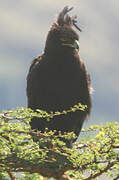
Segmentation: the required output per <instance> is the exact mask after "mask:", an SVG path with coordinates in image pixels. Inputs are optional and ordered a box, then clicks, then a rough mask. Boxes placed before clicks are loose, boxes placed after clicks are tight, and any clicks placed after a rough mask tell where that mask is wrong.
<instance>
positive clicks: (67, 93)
mask: <svg viewBox="0 0 119 180" xmlns="http://www.w3.org/2000/svg"><path fill="white" fill-rule="evenodd" d="M71 10H72V8H68V7H67V6H66V7H65V8H64V9H63V11H62V12H61V13H60V14H59V16H58V19H57V23H54V24H53V26H52V27H51V29H50V31H49V33H48V36H47V40H46V45H45V50H44V53H43V54H42V55H41V56H39V57H37V58H36V59H35V60H33V62H32V64H31V67H30V70H29V73H28V77H27V97H28V107H29V108H31V109H33V110H36V109H41V110H45V111H47V112H51V111H53V112H56V111H63V110H68V109H69V108H70V107H72V106H74V105H76V104H77V103H79V102H80V103H82V104H84V105H87V106H88V108H87V110H86V111H85V112H83V111H77V112H72V113H69V114H67V115H61V116H57V117H54V118H53V119H52V120H51V121H50V122H47V121H45V120H44V119H40V118H34V119H32V121H31V127H32V128H33V129H39V130H41V131H42V132H44V130H45V128H46V127H47V128H48V129H49V130H57V131H61V132H62V133H64V132H71V131H73V132H74V133H75V134H76V135H77V136H78V135H79V133H80V131H81V128H82V125H83V122H84V120H85V119H86V117H87V116H88V115H89V114H90V111H91V97H90V86H91V85H90V84H91V83H90V78H89V75H88V72H87V70H86V68H85V65H84V63H83V62H82V61H81V60H80V57H79V53H78V51H77V49H75V48H73V43H74V41H75V40H78V39H79V36H78V34H77V33H76V32H75V31H74V30H73V28H72V26H73V25H74V24H75V22H74V19H75V18H70V17H69V16H68V15H67V16H66V17H65V15H66V14H67V12H69V11H71ZM72 22H73V24H72ZM62 38H64V40H65V41H66V44H67V46H63V44H62ZM68 44H69V45H70V44H72V47H71V46H68Z"/></svg>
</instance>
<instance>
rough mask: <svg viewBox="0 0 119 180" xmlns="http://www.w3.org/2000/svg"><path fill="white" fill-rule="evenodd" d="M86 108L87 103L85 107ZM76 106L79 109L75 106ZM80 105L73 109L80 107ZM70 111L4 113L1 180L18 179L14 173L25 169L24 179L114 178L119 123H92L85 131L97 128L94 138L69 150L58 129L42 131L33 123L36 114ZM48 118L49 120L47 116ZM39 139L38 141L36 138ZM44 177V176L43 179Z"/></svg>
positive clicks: (118, 159) (117, 166)
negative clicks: (57, 131) (57, 132)
mask: <svg viewBox="0 0 119 180" xmlns="http://www.w3.org/2000/svg"><path fill="white" fill-rule="evenodd" d="M80 107H81V108H83V110H85V108H86V107H85V106H81V105H80ZM75 108H76V109H75ZM78 108H79V106H77V107H76V106H75V107H73V108H71V109H70V110H69V111H71V110H72V111H76V110H78ZM61 113H68V112H67V111H63V112H56V113H55V114H52V113H51V114H48V113H46V112H41V111H40V110H38V113H37V112H33V111H32V110H30V109H26V108H19V109H17V110H11V111H8V112H4V113H3V114H1V115H0V126H1V128H0V137H1V138H0V179H1V180H6V179H7V177H8V176H9V177H10V178H11V179H14V180H15V175H14V172H22V176H23V177H19V178H18V179H20V180H23V179H24V180H28V179H29V180H30V179H32V180H37V179H38V180H39V179H40V178H41V177H40V176H41V175H42V176H43V177H45V178H46V179H47V178H48V177H54V178H55V179H59V180H60V179H62V180H63V179H74V180H75V179H78V180H79V179H84V180H89V179H96V178H98V177H99V178H100V176H101V175H103V174H106V175H108V176H110V177H113V179H114V178H115V180H116V177H118V176H119V173H118V172H119V123H118V122H115V123H109V124H107V125H106V126H91V127H89V128H88V129H85V130H82V131H83V132H84V131H87V132H89V131H95V132H97V135H96V136H94V137H89V136H87V137H85V139H80V141H79V142H77V143H75V145H74V148H72V149H69V148H67V147H66V145H65V143H64V142H62V141H61V140H60V139H59V137H61V136H62V135H61V134H60V132H59V134H58V135H55V131H48V129H46V132H44V133H41V132H40V131H33V130H31V127H30V125H29V122H30V119H31V118H32V117H33V116H45V117H47V118H49V119H48V120H51V121H52V120H53V119H52V118H50V117H52V116H55V115H60V114H61ZM47 118H46V119H47ZM63 136H65V138H66V139H70V138H71V139H72V138H75V135H74V134H73V133H67V134H64V135H63ZM33 139H35V141H34V140H33ZM41 179H42V178H41Z"/></svg>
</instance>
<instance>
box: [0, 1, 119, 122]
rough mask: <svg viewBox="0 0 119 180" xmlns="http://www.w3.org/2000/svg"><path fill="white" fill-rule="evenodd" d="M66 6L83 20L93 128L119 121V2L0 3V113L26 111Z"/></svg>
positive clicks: (82, 50)
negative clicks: (35, 71)
mask: <svg viewBox="0 0 119 180" xmlns="http://www.w3.org/2000/svg"><path fill="white" fill-rule="evenodd" d="M66 5H69V6H73V7H74V9H73V10H72V12H71V14H72V15H75V14H77V16H78V24H79V26H80V28H81V29H82V30H83V32H82V33H80V52H79V53H80V56H81V59H83V60H84V62H85V64H86V66H87V69H88V71H89V73H90V74H91V79H92V86H93V88H94V89H95V92H94V93H93V112H92V115H91V117H90V120H89V123H95V122H96V123H97V122H106V121H118V119H117V118H118V117H119V110H118V106H119V105H118V102H119V100H118V99H119V83H118V77H119V45H118V44H119V35H118V31H119V0H100V1H99V0H90V1H89V0H70V1H69V0H60V1H55V0H43V1H41V0H20V1H16V0H0V91H1V95H0V111H2V110H3V109H11V108H16V107H21V106H26V104H27V103H26V92H25V88H26V76H27V72H28V69H29V66H30V63H31V61H32V59H33V58H34V57H35V56H37V55H38V54H40V53H41V52H43V49H44V46H45V39H46V36H47V32H48V30H49V29H50V26H51V25H52V23H53V21H54V20H55V18H56V16H57V14H58V13H59V12H60V11H61V10H62V8H63V7H64V6H66Z"/></svg>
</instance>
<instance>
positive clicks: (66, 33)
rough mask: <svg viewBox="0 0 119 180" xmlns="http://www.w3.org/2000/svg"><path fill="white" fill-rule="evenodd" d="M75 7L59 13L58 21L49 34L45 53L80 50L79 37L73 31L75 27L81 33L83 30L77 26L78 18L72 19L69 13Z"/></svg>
mask: <svg viewBox="0 0 119 180" xmlns="http://www.w3.org/2000/svg"><path fill="white" fill-rule="evenodd" d="M72 9H73V7H71V8H68V6H66V7H64V9H63V10H62V11H61V12H60V13H59V15H58V17H57V19H56V21H55V22H54V23H53V25H52V26H51V29H50V31H49V32H48V36H47V40H46V46H45V51H49V50H50V51H54V49H55V51H56V50H61V49H62V48H64V47H65V48H70V50H71V49H78V50H79V42H78V41H79V35H78V33H77V32H76V31H75V30H74V29H73V27H74V26H75V27H76V28H77V29H78V30H79V31H80V32H81V29H80V28H79V27H78V26H77V25H76V23H77V21H76V18H77V16H72V17H70V16H69V15H68V12H69V11H71V10H72Z"/></svg>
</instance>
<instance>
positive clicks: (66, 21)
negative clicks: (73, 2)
mask: <svg viewBox="0 0 119 180" xmlns="http://www.w3.org/2000/svg"><path fill="white" fill-rule="evenodd" d="M72 9H73V7H71V8H69V7H68V6H65V7H64V9H63V10H62V11H61V12H60V13H59V16H58V18H57V24H58V25H59V26H64V25H68V26H73V25H74V26H75V27H76V28H77V29H78V30H79V31H81V29H80V28H79V27H78V26H77V24H76V23H77V20H76V19H77V16H76V15H75V16H72V17H70V16H69V15H68V14H67V13H68V12H69V11H71V10H72Z"/></svg>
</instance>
